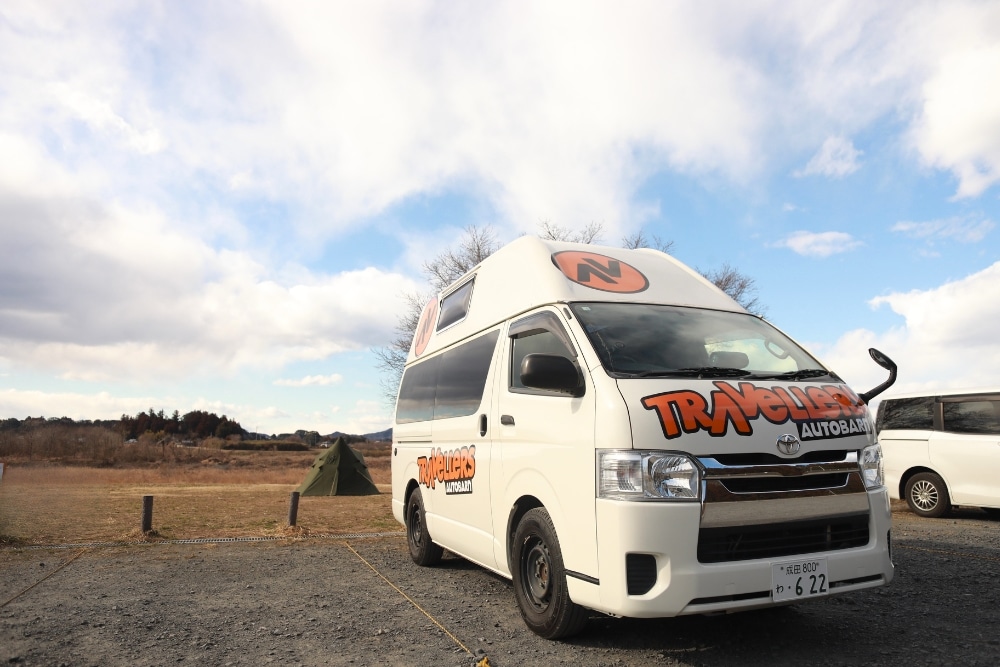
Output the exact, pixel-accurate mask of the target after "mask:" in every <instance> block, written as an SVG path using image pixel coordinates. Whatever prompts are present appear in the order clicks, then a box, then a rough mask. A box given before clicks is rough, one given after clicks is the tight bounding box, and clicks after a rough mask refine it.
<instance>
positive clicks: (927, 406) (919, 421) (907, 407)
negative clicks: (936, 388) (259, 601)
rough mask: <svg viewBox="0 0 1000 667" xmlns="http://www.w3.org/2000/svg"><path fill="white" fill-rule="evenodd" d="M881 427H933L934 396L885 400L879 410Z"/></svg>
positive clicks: (929, 428)
mask: <svg viewBox="0 0 1000 667" xmlns="http://www.w3.org/2000/svg"><path fill="white" fill-rule="evenodd" d="M879 412H880V413H881V414H880V417H881V422H882V423H881V424H880V425H879V430H882V429H893V428H896V429H908V430H927V431H931V430H933V429H934V397H933V396H921V397H919V398H894V399H889V400H886V401H885V402H884V403H883V404H882V409H881V410H880V411H879Z"/></svg>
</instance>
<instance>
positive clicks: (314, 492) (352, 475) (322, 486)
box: [296, 438, 379, 496]
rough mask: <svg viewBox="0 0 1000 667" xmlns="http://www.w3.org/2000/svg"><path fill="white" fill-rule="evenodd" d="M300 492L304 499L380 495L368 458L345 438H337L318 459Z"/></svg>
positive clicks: (299, 489) (303, 482)
mask: <svg viewBox="0 0 1000 667" xmlns="http://www.w3.org/2000/svg"><path fill="white" fill-rule="evenodd" d="M296 491H298V492H299V495H301V496H371V495H377V494H378V492H379V491H378V488H376V486H375V483H374V482H372V478H371V475H369V474H368V466H367V465H365V457H364V456H363V455H362V454H361V452H359V451H356V450H354V449H352V448H351V447H350V446H348V444H347V443H346V442H345V441H344V439H343V438H337V440H336V441H335V442H334V443H333V445H331V446H330V448H329V449H327V450H326V451H324V452H322V453H321V454H320V455H319V456H317V457H316V460H315V461H313V464H312V466H310V468H309V472H308V473H307V474H306V478H305V479H304V480H303V481H302V484H300V485H299V488H298V489H296Z"/></svg>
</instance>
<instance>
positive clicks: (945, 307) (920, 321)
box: [821, 262, 1000, 395]
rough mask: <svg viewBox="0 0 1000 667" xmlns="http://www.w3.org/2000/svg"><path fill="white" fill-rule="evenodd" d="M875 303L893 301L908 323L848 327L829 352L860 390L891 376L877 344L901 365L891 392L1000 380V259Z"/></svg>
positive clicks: (894, 308)
mask: <svg viewBox="0 0 1000 667" xmlns="http://www.w3.org/2000/svg"><path fill="white" fill-rule="evenodd" d="M870 304H871V305H872V307H874V308H878V307H881V306H888V307H889V308H891V309H892V311H893V312H895V313H897V314H898V315H900V316H902V318H903V320H904V323H903V324H902V325H901V326H898V327H894V328H891V329H889V330H886V331H883V332H873V331H870V330H864V329H861V330H856V331H851V332H848V333H846V334H844V335H843V336H841V337H840V339H839V340H837V342H836V343H835V344H834V345H833V346H832V348H831V349H830V350H827V351H825V352H824V353H823V354H822V355H821V356H822V357H823V359H824V360H825V361H828V362H829V363H830V365H831V367H832V368H833V369H834V370H836V371H838V372H839V373H841V375H843V376H844V378H845V379H847V380H848V381H849V382H850V383H851V384H852V386H854V387H855V388H856V389H858V390H859V391H864V390H867V389H869V388H871V387H872V386H875V385H877V384H879V383H881V382H882V381H883V380H884V379H885V376H886V373H885V371H882V370H881V369H880V368H879V367H877V366H876V365H875V364H874V363H873V362H872V361H871V359H870V358H869V357H868V355H867V349H868V348H869V347H876V348H878V349H880V350H882V351H883V352H884V353H885V354H887V355H889V357H891V358H892V359H893V361H895V362H896V364H897V365H898V366H899V378H898V380H897V383H896V385H894V386H893V388H892V389H891V390H889V392H890V393H891V392H903V391H911V390H912V391H918V390H924V389H934V388H937V389H944V388H959V387H982V386H994V387H995V386H998V385H1000V380H998V378H1000V347H998V346H997V344H996V341H997V340H1000V262H997V263H996V264H993V265H992V266H990V267H988V268H986V269H984V270H983V271H979V272H977V273H974V274H972V275H970V276H967V277H966V278H963V279H961V280H955V281H953V282H948V283H945V284H944V285H941V286H940V287H936V288H934V289H929V290H913V291H910V292H905V293H893V294H888V295H885V296H880V297H877V298H875V299H872V300H871V301H870ZM887 395H888V394H887Z"/></svg>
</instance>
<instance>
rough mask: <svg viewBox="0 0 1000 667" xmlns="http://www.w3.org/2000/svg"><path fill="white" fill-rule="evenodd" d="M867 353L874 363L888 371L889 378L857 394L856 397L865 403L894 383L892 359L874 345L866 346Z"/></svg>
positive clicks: (894, 365)
mask: <svg viewBox="0 0 1000 667" xmlns="http://www.w3.org/2000/svg"><path fill="white" fill-rule="evenodd" d="M868 354H870V355H871V358H872V361H874V362H875V363H876V364H878V365H879V366H881V367H882V368H884V369H886V370H887V371H889V379H888V380H886V381H885V382H883V383H882V384H880V385H879V386H877V387H875V388H874V389H872V390H870V391H866V392H864V393H863V394H858V398H860V399H861V402H862V403H865V404H867V403H868V401H870V400H872V399H873V398H875V397H876V396H878V395H879V394H881V393H882V392H883V391H885V390H886V389H888V388H889V387H891V386H892V385H894V384H895V383H896V364H895V362H893V360H892V359H890V358H889V357H887V356H885V355H884V354H882V353H881V352H879V351H878V350H876V349H875V348H874V347H870V348H868Z"/></svg>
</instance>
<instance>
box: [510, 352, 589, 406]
mask: <svg viewBox="0 0 1000 667" xmlns="http://www.w3.org/2000/svg"><path fill="white" fill-rule="evenodd" d="M521 384H523V385H524V386H525V387H531V388H532V389H545V390H547V391H561V392H565V393H567V394H571V395H573V396H582V395H583V382H582V381H581V378H580V373H579V371H577V369H576V365H574V364H573V362H572V361H570V360H569V359H567V358H566V357H561V356H559V355H557V354H529V355H526V356H525V357H524V359H522V360H521Z"/></svg>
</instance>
